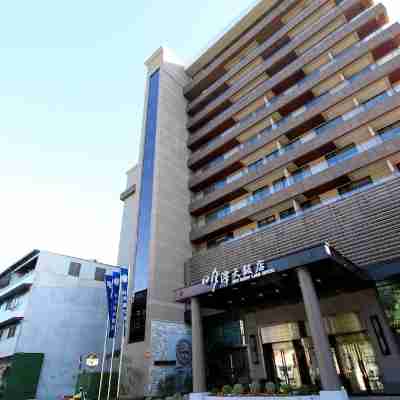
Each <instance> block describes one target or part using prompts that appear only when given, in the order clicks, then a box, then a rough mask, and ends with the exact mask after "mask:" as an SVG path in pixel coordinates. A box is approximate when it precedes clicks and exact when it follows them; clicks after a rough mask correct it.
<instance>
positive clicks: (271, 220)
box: [257, 215, 276, 228]
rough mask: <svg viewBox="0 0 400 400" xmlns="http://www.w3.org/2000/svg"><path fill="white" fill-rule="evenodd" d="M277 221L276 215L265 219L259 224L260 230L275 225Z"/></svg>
mask: <svg viewBox="0 0 400 400" xmlns="http://www.w3.org/2000/svg"><path fill="white" fill-rule="evenodd" d="M275 221H276V217H275V215H270V216H268V217H267V218H264V219H262V220H260V221H258V222H257V227H258V228H263V227H264V226H268V225H271V224H273V223H274V222H275Z"/></svg>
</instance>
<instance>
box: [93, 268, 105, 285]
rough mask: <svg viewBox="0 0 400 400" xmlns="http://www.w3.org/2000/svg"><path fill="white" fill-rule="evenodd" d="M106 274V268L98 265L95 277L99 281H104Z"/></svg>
mask: <svg viewBox="0 0 400 400" xmlns="http://www.w3.org/2000/svg"><path fill="white" fill-rule="evenodd" d="M105 274H106V270H105V268H99V267H96V271H95V273H94V279H95V280H96V281H99V282H104V275H105Z"/></svg>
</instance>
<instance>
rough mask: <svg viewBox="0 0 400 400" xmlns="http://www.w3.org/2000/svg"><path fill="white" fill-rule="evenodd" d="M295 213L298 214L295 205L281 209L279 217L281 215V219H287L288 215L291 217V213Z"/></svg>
mask: <svg viewBox="0 0 400 400" xmlns="http://www.w3.org/2000/svg"><path fill="white" fill-rule="evenodd" d="M294 214H296V211H295V210H294V207H290V208H288V209H287V210H284V211H281V212H280V213H279V217H280V219H285V218H288V217H290V216H291V215H294Z"/></svg>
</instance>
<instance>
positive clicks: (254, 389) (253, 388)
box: [249, 381, 261, 394]
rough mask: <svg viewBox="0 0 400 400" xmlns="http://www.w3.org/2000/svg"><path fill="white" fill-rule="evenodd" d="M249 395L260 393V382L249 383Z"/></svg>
mask: <svg viewBox="0 0 400 400" xmlns="http://www.w3.org/2000/svg"><path fill="white" fill-rule="evenodd" d="M249 386H250V393H253V394H254V393H260V392H261V384H260V382H256V381H253V382H251V383H250V385H249Z"/></svg>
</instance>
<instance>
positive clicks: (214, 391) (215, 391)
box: [210, 387, 219, 396]
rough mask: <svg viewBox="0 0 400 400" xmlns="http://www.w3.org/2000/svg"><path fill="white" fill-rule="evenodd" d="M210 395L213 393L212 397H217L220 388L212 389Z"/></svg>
mask: <svg viewBox="0 0 400 400" xmlns="http://www.w3.org/2000/svg"><path fill="white" fill-rule="evenodd" d="M210 393H211V395H213V396H217V395H218V393H219V390H218V388H216V387H215V388H212V389H211V391H210Z"/></svg>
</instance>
